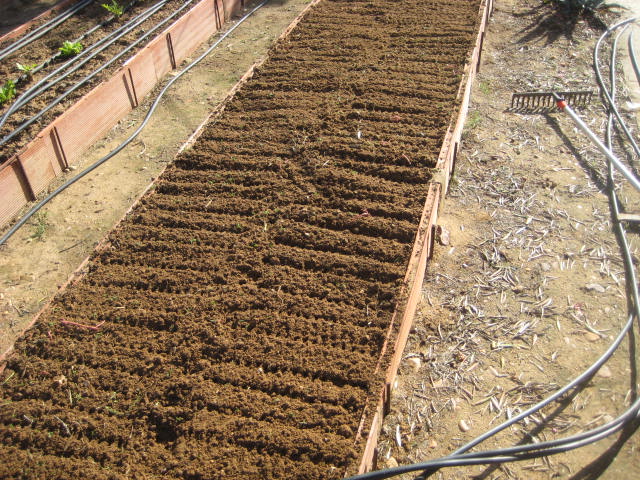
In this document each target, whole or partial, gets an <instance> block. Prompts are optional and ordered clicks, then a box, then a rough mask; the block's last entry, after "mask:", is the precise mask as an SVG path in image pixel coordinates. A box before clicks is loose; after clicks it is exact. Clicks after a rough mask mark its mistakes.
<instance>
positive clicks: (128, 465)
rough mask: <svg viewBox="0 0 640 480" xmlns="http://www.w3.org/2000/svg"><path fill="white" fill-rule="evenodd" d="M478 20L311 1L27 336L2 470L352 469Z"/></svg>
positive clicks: (11, 367)
mask: <svg viewBox="0 0 640 480" xmlns="http://www.w3.org/2000/svg"><path fill="white" fill-rule="evenodd" d="M477 12H478V3H477V2H468V1H467V0H458V1H455V2H440V4H438V5H433V4H432V2H427V1H424V0H411V1H407V2H405V4H404V5H403V8H402V9H397V5H396V3H395V2H391V1H384V0H376V1H371V2H367V3H351V2H338V1H326V2H323V3H320V4H319V5H318V6H317V7H316V8H314V9H312V10H311V11H310V13H309V14H308V16H307V17H306V18H305V19H304V21H303V22H302V23H300V24H299V25H298V27H296V29H295V30H294V31H293V32H292V33H291V35H290V36H289V37H288V38H287V39H286V40H285V41H283V42H281V43H280V44H279V45H278V46H277V47H276V48H275V50H274V51H273V52H272V55H271V58H270V60H269V61H268V62H267V63H266V64H265V65H264V66H263V67H262V68H261V70H260V71H259V72H258V73H257V74H256V76H255V77H254V79H253V80H252V81H250V82H249V83H248V84H247V85H246V86H245V87H244V88H243V89H242V90H241V91H240V93H239V94H238V95H237V96H236V98H235V99H234V100H233V102H231V103H230V104H229V105H228V107H227V109H226V111H225V113H224V115H223V116H222V117H221V118H219V119H218V120H217V121H216V122H215V123H214V124H212V125H210V126H209V127H207V128H206V129H205V130H204V132H203V134H202V136H201V138H200V139H199V141H198V142H197V143H196V144H195V145H194V146H193V147H192V148H191V149H190V150H188V151H186V152H184V153H183V154H182V155H180V156H179V157H178V158H177V160H176V162H175V165H174V166H173V167H172V168H170V169H169V170H168V171H167V172H166V173H165V174H164V175H163V176H162V177H161V178H160V180H159V181H158V183H157V185H156V188H155V190H154V191H152V192H151V193H149V194H148V195H146V196H145V197H144V198H143V199H142V201H141V202H140V204H139V205H138V206H137V208H135V209H134V211H133V212H132V214H131V215H130V216H128V217H127V219H126V220H125V221H123V222H122V224H121V225H120V226H119V227H118V228H117V229H116V231H114V232H113V234H112V235H111V237H110V242H109V244H108V246H107V247H105V248H103V249H102V250H101V251H100V252H98V253H96V255H95V256H94V258H93V260H92V262H91V267H90V271H89V273H88V274H87V275H86V276H85V277H84V278H83V279H81V280H80V281H79V282H78V283H76V284H75V285H73V286H72V287H69V288H68V289H67V291H66V292H65V293H64V294H62V295H60V296H59V297H58V298H57V299H56V301H55V302H54V304H53V306H52V307H51V308H50V309H49V310H48V311H47V312H46V313H45V314H44V315H43V316H42V317H41V318H40V320H39V322H38V323H37V325H36V326H35V327H34V328H33V329H32V330H31V331H30V332H29V333H28V335H27V336H26V338H24V339H23V340H22V341H20V342H19V344H18V345H17V348H16V354H15V355H14V356H13V357H12V358H10V359H9V361H8V364H7V368H6V370H5V372H4V373H3V375H2V381H1V382H0V383H2V387H1V388H2V397H3V400H2V402H1V405H2V407H1V408H0V439H1V441H2V443H3V445H5V448H4V449H3V451H2V452H1V453H0V458H2V461H1V462H0V464H1V465H2V467H0V476H4V477H19V476H21V475H22V476H27V477H31V478H38V477H43V476H49V478H51V475H52V472H61V473H60V474H59V475H61V476H64V477H65V478H68V476H69V475H70V474H75V475H78V476H80V477H86V478H122V477H124V476H126V477H135V478H142V477H146V478H189V479H195V478H256V479H257V478H261V479H262V478H307V479H309V478H318V479H320V478H322V479H326V478H339V477H341V476H343V475H344V473H345V471H347V470H348V469H353V468H354V466H356V465H357V463H358V462H357V461H358V458H359V456H360V455H361V448H362V443H363V442H362V440H363V438H365V436H366V433H367V428H368V423H367V419H366V418H365V416H364V415H365V413H366V411H367V409H366V407H367V406H368V405H371V403H372V402H375V401H376V400H377V397H378V393H379V391H380V387H381V382H382V380H383V379H382V378H381V377H380V374H379V373H376V365H377V363H378V362H379V359H380V352H381V348H382V345H383V343H384V341H385V338H386V336H387V334H388V329H389V324H390V320H391V317H392V314H393V311H394V308H395V306H396V304H397V302H398V301H399V294H400V290H401V286H402V281H403V277H404V273H405V269H406V265H407V263H408V260H409V256H410V252H411V244H412V242H413V238H414V235H415V229H416V226H417V224H418V222H419V219H420V214H421V211H422V206H423V202H424V198H425V197H426V192H427V189H428V182H429V179H430V177H431V169H432V168H433V166H434V164H435V160H436V157H437V155H438V151H439V149H440V144H441V142H442V138H443V136H444V133H445V131H446V128H447V125H448V122H449V119H450V118H451V104H452V103H453V101H454V99H455V97H456V93H457V90H458V83H459V80H460V78H461V75H462V70H463V65H464V62H465V60H466V58H467V55H468V52H469V50H470V47H471V43H472V39H473V37H474V32H475V22H476V19H477ZM427 66H428V67H427ZM378 372H379V370H378ZM54 475H55V474H54Z"/></svg>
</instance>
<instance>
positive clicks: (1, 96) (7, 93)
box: [0, 80, 16, 105]
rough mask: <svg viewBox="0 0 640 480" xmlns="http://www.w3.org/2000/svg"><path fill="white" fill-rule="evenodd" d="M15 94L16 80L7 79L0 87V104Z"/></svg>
mask: <svg viewBox="0 0 640 480" xmlns="http://www.w3.org/2000/svg"><path fill="white" fill-rule="evenodd" d="M15 96H16V82H14V81H13V80H7V81H6V82H5V84H4V86H3V87H2V88H0V105H3V104H4V103H6V102H8V101H9V100H11V99H12V98H14V97H15Z"/></svg>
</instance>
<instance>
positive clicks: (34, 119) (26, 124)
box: [0, 0, 194, 146]
mask: <svg viewBox="0 0 640 480" xmlns="http://www.w3.org/2000/svg"><path fill="white" fill-rule="evenodd" d="M167 1H168V0H163V2H160V3H162V5H161V6H160V7H157V8H156V10H155V11H154V12H153V13H156V12H157V11H158V10H160V9H161V8H162V6H164V4H165V3H166V2H167ZM193 1H194V0H188V1H187V2H186V3H184V4H183V5H182V6H181V7H180V8H179V9H177V10H175V11H174V12H173V13H171V14H170V15H169V16H168V17H166V18H165V19H163V20H162V21H161V22H159V23H158V24H156V25H155V26H153V27H152V28H150V29H149V30H147V31H146V32H145V34H144V35H142V36H141V37H139V38H138V39H136V40H135V41H134V42H132V43H130V44H129V45H128V46H127V47H126V48H124V49H123V50H121V51H120V52H119V53H118V54H117V55H115V56H114V57H113V58H111V59H110V60H109V61H107V62H106V63H104V64H102V65H101V66H100V67H98V68H97V69H96V70H94V71H93V72H91V73H90V74H88V75H86V76H85V77H84V78H83V79H82V80H80V81H79V82H77V83H76V84H74V85H73V86H72V87H70V88H68V89H67V90H65V91H64V92H63V93H62V94H60V95H59V96H58V97H56V98H55V99H54V100H53V101H52V102H50V103H49V104H48V105H47V106H45V107H44V108H43V109H42V110H40V111H39V112H38V113H36V114H35V115H33V116H32V117H31V118H29V119H28V120H26V121H25V122H23V123H22V124H20V126H19V127H18V128H16V129H14V130H13V131H11V132H10V133H8V134H7V135H6V136H4V137H3V138H2V139H1V140H0V146H2V145H4V144H5V143H6V142H8V141H9V140H11V139H12V138H13V137H15V136H16V135H18V134H19V133H20V132H22V131H23V130H24V129H26V128H27V127H29V126H30V125H32V124H33V123H35V122H37V121H38V120H39V119H40V118H42V116H43V115H44V114H46V113H47V112H48V111H49V110H51V109H52V108H54V107H55V106H57V105H58V104H59V103H61V102H62V101H63V100H64V99H65V98H67V97H68V96H69V95H71V94H72V93H73V92H75V91H76V90H78V89H79V88H81V87H82V86H83V85H85V84H86V83H88V82H89V81H91V80H92V79H93V78H94V77H95V76H96V75H98V74H99V73H101V72H102V71H103V70H105V69H106V68H108V67H110V66H111V65H112V64H113V63H114V62H116V61H118V60H119V59H120V58H122V57H123V56H124V55H125V54H127V53H128V52H129V51H131V50H132V49H133V48H135V47H136V46H137V45H139V44H140V43H141V42H143V41H145V40H146V39H147V38H149V36H151V35H153V33H154V32H155V31H156V30H158V29H159V28H161V27H163V26H164V25H166V24H167V23H168V22H169V21H171V20H172V19H173V18H174V17H175V16H176V15H178V14H179V13H181V12H182V11H183V10H184V9H185V8H186V7H188V6H189V5H190V4H191V3H192V2H193ZM153 13H151V14H149V15H148V16H147V17H145V18H141V19H140V20H138V21H137V22H136V23H135V24H134V25H132V26H130V27H128V28H127V31H125V32H123V33H122V34H121V35H119V36H118V37H117V38H113V39H111V40H110V41H109V42H108V43H107V44H105V45H103V46H102V47H101V48H100V49H99V50H98V51H96V52H95V53H94V54H93V55H92V56H91V57H89V58H87V59H85V60H84V61H83V62H81V63H80V64H78V65H76V66H75V67H74V68H73V69H72V70H71V71H69V72H68V74H66V75H64V76H63V77H61V78H60V79H58V80H56V83H57V82H59V81H61V80H62V79H64V78H66V77H67V76H68V75H69V74H71V73H73V72H75V71H76V70H78V69H79V68H80V67H82V66H83V65H84V64H85V63H86V62H88V61H89V60H90V59H91V58H93V57H94V56H95V55H97V54H99V53H100V52H102V51H103V50H105V49H106V48H108V47H109V46H111V45H112V44H113V43H114V42H116V41H117V40H118V39H119V38H121V37H122V36H124V35H126V34H127V33H129V32H131V31H132V30H133V29H135V28H136V27H138V26H139V25H140V24H142V23H144V22H145V21H146V20H147V19H148V18H149V17H150V16H151V15H152V14H153ZM48 88H49V86H47V87H46V88H44V87H43V88H41V89H40V91H39V92H35V93H34V94H32V95H31V96H30V98H28V99H25V101H24V103H26V102H27V101H30V100H31V99H32V98H33V97H35V96H37V95H38V94H40V93H41V92H43V91H44V90H46V89H48ZM20 106H22V105H20ZM20 106H19V107H20ZM19 107H18V108H19ZM16 110H17V108H16ZM14 111H15V110H14ZM7 113H9V112H7ZM3 119H4V118H3ZM0 126H2V124H1V123H0Z"/></svg>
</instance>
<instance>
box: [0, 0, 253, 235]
mask: <svg viewBox="0 0 640 480" xmlns="http://www.w3.org/2000/svg"><path fill="white" fill-rule="evenodd" d="M184 4H185V2H184V1H183V0H180V1H178V0H169V1H168V3H167V4H166V5H165V6H164V7H163V8H162V9H161V10H159V11H158V13H156V14H155V15H153V16H151V17H150V18H149V20H148V21H145V22H143V23H141V24H140V25H139V26H138V27H137V28H136V30H135V32H132V34H131V35H129V36H125V37H123V38H122V39H121V40H118V42H116V43H115V44H114V45H113V46H112V47H109V48H107V49H106V50H104V52H102V53H101V54H100V55H98V56H97V57H95V58H94V59H92V60H91V61H89V62H87V63H86V64H85V65H83V66H82V68H81V69H79V70H78V71H77V72H75V73H74V78H76V79H82V78H84V75H86V74H88V73H90V72H93V71H95V70H96V68H98V66H99V65H101V62H105V61H107V59H108V58H112V57H109V56H108V54H109V52H110V51H111V49H112V48H113V49H116V50H119V49H122V48H123V43H124V45H127V42H128V41H132V39H133V36H138V35H139V34H140V30H143V31H144V29H145V28H146V29H149V28H150V27H152V26H154V25H158V24H160V22H162V21H163V19H164V18H166V17H167V15H171V14H173V13H175V10H176V8H177V7H180V6H182V5H184ZM243 4H244V2H243V1H242V0H199V1H196V0H193V1H192V2H191V3H190V4H189V5H188V7H189V8H185V10H184V12H182V16H179V15H178V16H177V17H179V20H177V21H176V20H175V19H174V18H172V19H171V22H173V23H172V24H171V22H168V24H170V25H171V26H170V27H168V28H166V27H163V28H160V29H158V31H157V32H154V35H155V37H154V35H151V36H150V38H153V40H151V41H150V42H148V41H145V42H142V43H140V44H138V45H136V49H138V50H140V48H142V47H144V48H142V50H140V51H139V52H138V53H137V54H136V55H134V56H133V57H131V58H130V59H129V60H127V61H126V62H125V63H124V66H122V62H123V61H124V60H125V59H126V58H127V57H128V56H130V55H132V54H133V52H134V51H135V50H136V49H133V50H131V51H129V52H127V55H125V56H124V57H123V58H122V59H121V60H118V61H117V62H114V63H113V64H112V65H111V66H110V67H109V68H108V69H105V70H104V71H103V72H101V73H100V74H99V75H98V76H97V77H96V78H95V79H93V80H92V81H91V82H89V83H87V84H86V85H84V86H82V87H81V88H79V89H78V90H77V91H75V92H74V93H73V94H72V95H70V96H69V97H68V98H67V99H65V100H64V101H62V102H61V103H59V104H58V105H56V106H55V107H53V108H52V109H51V110H50V111H48V112H47V113H46V114H45V116H44V117H43V123H44V125H47V123H48V122H50V123H48V125H47V126H46V127H45V128H44V129H42V123H34V124H33V125H31V126H29V127H28V128H26V129H25V130H24V131H22V132H21V133H20V134H19V135H18V136H16V137H14V138H12V139H11V140H9V141H8V143H6V144H5V145H3V146H2V147H1V148H2V150H1V152H2V154H1V155H0V158H2V161H3V163H2V165H0V200H2V201H1V202H0V224H3V223H6V222H7V221H9V220H10V219H11V218H12V216H13V215H14V214H15V213H16V212H17V211H18V210H19V209H20V208H22V207H23V206H24V205H25V204H26V203H27V202H29V201H31V200H34V199H35V198H36V197H37V195H38V194H39V193H40V192H42V191H43V190H44V189H45V188H46V187H47V186H48V185H49V183H50V182H51V181H52V180H53V179H54V178H55V177H56V176H58V175H60V174H61V173H62V172H63V171H64V170H65V169H66V168H68V167H70V166H73V165H74V164H75V163H76V161H77V159H78V158H79V157H80V156H81V154H82V153H83V152H84V150H85V149H86V148H88V147H89V146H90V145H91V144H92V143H94V142H95V141H97V140H98V139H99V138H101V137H102V136H103V135H104V134H105V133H106V131H108V130H109V129H110V128H111V127H112V126H113V125H114V124H115V123H116V122H117V121H118V120H120V119H121V118H122V117H123V116H124V115H125V114H126V113H127V112H129V111H130V110H131V109H132V108H135V107H136V106H138V104H139V102H140V101H141V100H142V98H143V97H144V95H146V94H147V93H148V92H149V91H150V90H151V89H152V88H153V86H155V84H156V83H157V82H158V81H159V80H160V79H161V78H162V77H163V76H164V75H165V74H166V73H167V72H168V71H170V70H171V69H173V68H176V66H177V65H178V64H179V63H180V62H181V61H182V60H184V59H185V58H186V57H187V56H188V55H189V54H190V53H191V52H192V51H193V50H194V49H195V48H196V47H197V46H198V45H200V44H201V43H202V42H203V41H204V40H206V39H207V38H209V37H210V36H211V35H212V34H213V33H214V32H215V31H216V30H218V29H219V28H220V27H221V26H222V24H223V22H224V21H225V20H228V19H229V18H230V17H231V16H232V15H233V14H234V13H235V12H236V11H237V10H238V9H239V8H241V6H242V5H243ZM148 6H149V5H146V4H145V5H144V8H148ZM131 12H132V14H135V13H139V12H137V10H136V9H135V8H132V10H131ZM124 16H125V15H123V16H122V17H120V18H119V19H117V21H114V22H112V23H110V24H109V25H107V26H106V27H105V28H102V29H99V30H98V31H96V33H95V34H94V35H103V34H104V33H105V32H106V31H108V30H109V29H111V30H113V29H114V28H116V27H117V26H118V25H120V24H121V23H122V22H124V18H123V17H124ZM92 21H93V22H94V23H95V19H94V20H92ZM64 25H66V23H65V24H63V25H62V26H64ZM52 34H53V33H52ZM56 35H58V36H60V35H59V34H56ZM132 35H133V36H132ZM65 38H66V37H65ZM61 39H62V37H60V38H58V39H57V40H56V41H55V42H54V43H55V44H56V45H57V44H58V43H60V40H61ZM42 42H44V43H42ZM42 45H45V47H43V46H42ZM145 45H146V46H145ZM26 48H28V49H29V50H30V51H31V50H34V49H35V50H37V49H38V48H43V49H44V50H46V52H43V53H42V55H40V56H41V57H46V55H48V54H49V53H50V52H51V47H49V46H47V40H46V39H42V40H41V41H40V40H39V41H38V42H34V44H31V45H29V46H28V47H26ZM87 48H88V47H87ZM54 50H55V49H54ZM20 52H22V53H20ZM20 52H18V54H16V55H17V56H16V55H13V56H12V57H10V58H9V59H7V60H5V61H4V62H3V65H5V66H6V68H7V69H9V71H10V70H12V69H13V70H15V62H14V60H18V59H19V60H18V61H21V62H25V63H29V62H30V61H31V60H28V61H27V60H23V56H24V55H26V53H25V52H23V51H22V50H21V51H20ZM103 53H104V55H103ZM111 53H112V54H113V53H114V52H111ZM54 66H55V65H54ZM5 74H6V75H9V72H5ZM38 75H45V72H44V71H43V72H42V73H39V74H38ZM38 75H34V77H33V80H32V81H31V82H35V81H37V80H38ZM100 79H106V80H105V81H103V82H102V83H100V84H99V85H98V86H95V84H96V81H99V80H100ZM72 83H73V82H71V81H68V82H67V81H65V82H62V83H60V85H58V86H56V87H55V88H53V89H51V90H50V91H48V92H46V93H45V94H43V96H41V97H38V98H36V99H34V100H33V102H32V103H33V104H31V103H30V104H29V105H27V106H25V107H24V108H23V109H21V110H18V111H17V112H15V114H13V115H12V116H11V117H9V118H8V120H7V123H6V124H5V125H4V127H3V129H2V132H1V133H0V137H3V136H4V137H6V136H7V135H8V134H9V133H10V132H12V131H13V130H14V129H15V128H16V127H17V126H19V125H21V124H22V122H24V121H25V120H28V119H29V118H30V115H33V114H34V113H36V112H38V111H40V110H41V108H42V107H43V106H44V105H47V104H48V103H50V102H51V100H52V99H55V98H56V97H57V96H58V95H59V94H60V93H61V92H63V91H65V90H67V89H68V88H69V87H70V86H71V84H72ZM23 87H25V88H26V87H28V84H27V83H25V84H24V85H23ZM93 87H95V88H93ZM92 88H93V89H92ZM87 92H88V93H87ZM18 93H20V90H19V91H18ZM83 94H84V96H83ZM74 102H75V103H74ZM71 105H72V106H71ZM8 107H9V104H6V105H5V108H4V109H3V110H2V112H0V116H1V115H2V114H3V113H4V111H6V109H7V108H8ZM62 112H64V113H62ZM40 129H42V130H40ZM38 131H39V133H37V132H38ZM36 133H37V135H36ZM34 135H35V139H33V140H32V138H33V136H34ZM27 142H28V143H27ZM25 145H26V146H25Z"/></svg>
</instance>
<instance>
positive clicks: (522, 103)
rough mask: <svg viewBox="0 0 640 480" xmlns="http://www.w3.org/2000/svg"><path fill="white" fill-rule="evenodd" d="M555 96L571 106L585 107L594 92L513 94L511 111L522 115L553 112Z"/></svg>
mask: <svg viewBox="0 0 640 480" xmlns="http://www.w3.org/2000/svg"><path fill="white" fill-rule="evenodd" d="M554 95H558V96H559V97H560V98H564V101H565V102H566V103H567V104H570V105H574V106H576V105H578V106H583V105H586V104H588V103H589V102H590V101H591V98H592V97H593V92H592V91H571V92H555V93H553V92H548V93H547V92H526V93H513V94H512V95H511V110H513V111H518V112H521V113H527V112H532V113H533V112H540V111H542V110H551V109H554V108H555V106H556V100H555V97H554Z"/></svg>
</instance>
